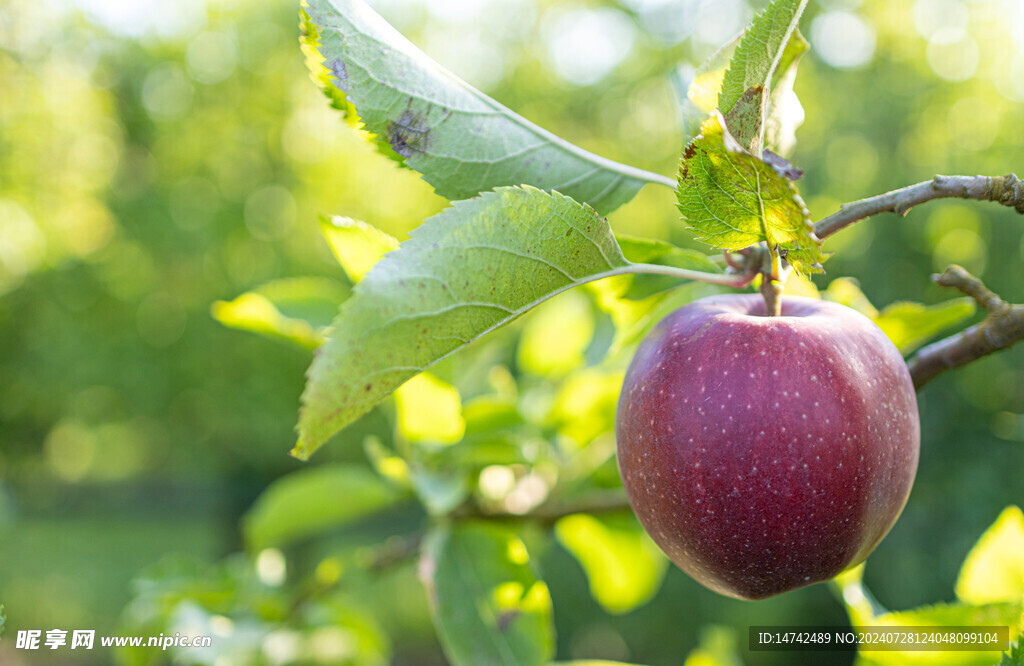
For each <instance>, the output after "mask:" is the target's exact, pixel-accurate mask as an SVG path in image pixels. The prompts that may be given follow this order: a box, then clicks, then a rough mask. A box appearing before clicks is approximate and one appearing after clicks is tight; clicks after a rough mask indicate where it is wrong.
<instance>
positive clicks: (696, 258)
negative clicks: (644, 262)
mask: <svg viewBox="0 0 1024 666" xmlns="http://www.w3.org/2000/svg"><path fill="white" fill-rule="evenodd" d="M648 263H651V264H656V265H659V266H673V267H675V268H686V269H688V270H691V271H701V272H702V273H721V272H722V269H721V268H719V266H718V265H717V264H715V263H714V262H713V261H711V259H710V258H708V256H707V255H706V254H701V253H700V252H697V251H696V250H686V249H683V248H675V249H674V250H672V251H671V252H668V253H666V254H664V255H662V256H660V257H658V258H657V259H654V260H652V261H650V262H648ZM687 282H689V280H684V279H682V278H677V277H672V276H671V275H655V274H647V273H642V274H639V275H634V276H633V282H632V283H631V284H630V286H629V288H628V289H626V290H625V291H624V292H623V293H622V298H626V299H629V300H631V301H642V300H643V299H645V298H650V297H651V296H654V295H655V294H661V293H664V292H666V291H668V290H670V289H674V288H675V287H678V286H679V285H681V284H685V283H687Z"/></svg>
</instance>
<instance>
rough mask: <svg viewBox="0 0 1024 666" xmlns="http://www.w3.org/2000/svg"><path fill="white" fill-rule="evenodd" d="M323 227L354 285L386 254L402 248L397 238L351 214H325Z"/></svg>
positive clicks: (328, 240)
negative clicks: (340, 215)
mask: <svg viewBox="0 0 1024 666" xmlns="http://www.w3.org/2000/svg"><path fill="white" fill-rule="evenodd" d="M320 230H321V232H322V233H323V235H324V238H325V239H327V244H328V245H330V246H331V251H332V252H333V253H334V256H335V257H336V258H337V260H338V263H339V264H341V267H342V268H343V269H344V270H345V273H346V275H348V278H349V280H351V281H352V283H353V284H355V283H356V282H359V281H360V280H362V279H363V276H364V275H366V273H367V271H369V270H370V269H371V268H372V267H373V265H374V264H375V263H377V262H378V261H380V258H381V257H383V256H384V254H385V253H387V252H390V251H391V250H394V249H397V248H398V241H397V240H396V239H394V238H392V237H391V236H389V235H387V234H386V233H384V232H383V231H381V230H379V229H377V228H376V227H372V226H370V225H369V224H366V223H365V222H360V221H359V220H353V219H352V218H348V217H337V216H335V217H326V216H325V217H323V218H321V219H320Z"/></svg>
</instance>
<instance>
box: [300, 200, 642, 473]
mask: <svg viewBox="0 0 1024 666" xmlns="http://www.w3.org/2000/svg"><path fill="white" fill-rule="evenodd" d="M626 265H627V262H626V260H625V259H624V258H623V256H622V253H621V252H620V251H619V248H618V246H617V245H616V243H615V239H614V238H613V237H612V235H611V232H610V230H609V228H608V223H607V222H606V221H604V220H603V219H601V218H599V217H598V216H597V215H596V214H595V213H594V212H593V210H591V209H589V208H587V207H585V206H582V205H580V204H578V203H576V202H575V201H573V200H572V199H569V198H567V197H563V196H561V195H559V194H557V193H556V194H548V193H545V192H542V191H540V190H537V189H534V188H529V187H527V188H518V187H513V188H501V189H498V190H496V191H494V192H487V193H485V194H483V195H482V196H480V197H476V198H474V199H471V200H468V201H460V202H456V203H455V204H454V205H453V206H452V207H451V208H449V209H448V210H446V211H443V212H442V213H440V214H438V215H436V216H434V217H432V218H430V219H429V220H427V221H426V222H424V224H423V225H421V226H420V227H419V228H418V229H416V230H415V231H414V232H413V233H412V235H411V238H410V239H409V240H408V241H406V242H405V243H403V244H402V246H401V247H400V248H399V249H398V250H395V251H394V252H389V253H388V254H386V255H384V258H383V259H381V261H380V262H379V263H378V264H377V265H376V266H374V268H373V269H372V270H371V271H370V272H369V273H368V274H367V275H366V277H365V278H364V279H363V281H362V282H360V283H359V284H358V285H357V286H356V287H355V289H354V292H353V295H352V297H351V298H349V299H348V300H347V301H346V302H345V303H344V305H343V306H342V308H341V311H340V313H339V314H338V317H337V319H336V320H335V322H334V330H333V332H332V334H331V336H330V339H329V340H328V342H327V343H326V344H325V345H324V346H323V347H321V348H320V351H319V353H318V354H317V356H316V358H315V359H314V361H313V365H312V366H311V367H310V370H309V374H308V381H307V383H306V390H305V391H304V392H303V397H302V405H303V406H302V411H301V413H300V415H299V441H298V444H297V445H296V447H295V449H294V451H293V454H294V455H296V456H298V457H301V458H306V457H308V456H309V455H310V454H311V453H312V452H313V451H315V450H316V449H317V447H319V446H320V445H321V444H323V443H324V442H325V441H326V440H327V438H329V437H330V436H331V435H333V434H334V433H335V432H337V431H338V430H340V429H341V428H343V427H345V426H346V425H348V424H349V423H351V422H353V421H354V420H355V419H357V418H358V417H359V416H361V415H362V414H364V413H365V412H367V411H368V410H369V409H370V408H371V407H373V405H375V404H376V403H378V402H380V401H381V400H383V399H384V398H385V397H386V396H387V395H388V394H390V393H391V392H392V391H394V390H395V389H396V388H397V387H398V386H400V385H401V384H403V383H404V382H405V381H407V380H408V379H409V378H411V377H412V376H413V375H415V374H417V373H419V372H420V371H422V370H424V369H426V368H427V367H429V366H430V365H432V364H433V363H435V362H437V361H438V360H440V359H442V358H444V357H445V356H447V355H449V354H451V353H452V352H454V351H456V350H458V349H461V348H462V347H465V346H466V345H468V344H469V343H470V342H472V341H473V340H475V339H477V338H479V337H480V336H482V335H484V334H485V333H487V332H488V331H491V330H494V329H495V328H497V327H499V326H501V325H502V324H504V323H506V322H509V321H511V320H512V319H515V318H516V317H518V316H519V315H521V314H522V313H524V312H526V311H527V310H529V309H531V308H532V307H534V306H535V305H537V304H539V303H540V302H542V301H544V300H546V299H548V298H550V297H551V296H554V295H555V294H557V293H559V292H562V291H564V290H566V289H568V288H569V287H572V286H574V285H577V284H582V283H583V282H587V281H589V280H592V279H594V278H595V277H597V276H600V275H604V274H607V273H609V272H614V271H615V270H616V269H622V268H624V267H625V266H626Z"/></svg>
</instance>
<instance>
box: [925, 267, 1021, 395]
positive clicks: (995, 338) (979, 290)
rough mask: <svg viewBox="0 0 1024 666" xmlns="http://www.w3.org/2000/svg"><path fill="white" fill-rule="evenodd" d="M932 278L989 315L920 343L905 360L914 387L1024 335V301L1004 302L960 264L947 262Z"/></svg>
mask: <svg viewBox="0 0 1024 666" xmlns="http://www.w3.org/2000/svg"><path fill="white" fill-rule="evenodd" d="M932 279H933V280H935V282H936V283H938V284H940V285H942V286H943V287H954V288H956V289H959V290H960V291H962V292H963V293H965V294H967V295H968V296H970V297H971V298H973V299H974V300H975V301H977V303H978V305H980V306H981V307H983V308H985V310H987V311H988V316H987V317H985V320H984V321H982V322H981V323H979V324H976V325H974V326H971V327H970V328H967V329H965V330H963V331H961V332H960V333H957V334H956V335H953V336H950V337H948V338H946V339H944V340H939V341H938V342H935V343H932V344H930V345H928V346H927V347H923V348H922V349H920V350H919V351H918V352H917V354H915V355H914V357H913V358H911V359H910V360H909V361H908V362H907V367H908V368H909V369H910V376H911V378H912V379H913V380H914V388H918V389H920V388H921V387H922V386H924V385H925V384H927V383H928V382H930V381H931V380H933V379H935V377H936V376H938V375H939V374H941V373H943V372H945V371H946V370H950V369H952V368H958V367H960V366H962V365H966V364H968V363H970V362H971V361H974V360H977V359H979V358H981V357H982V356H988V355H989V354H992V353H994V352H997V351H999V350H1001V349H1008V348H1009V347H1012V346H1013V345H1015V344H1016V343H1017V342H1019V341H1020V340H1021V339H1024V305H1011V304H1009V303H1007V302H1006V301H1004V300H1003V299H1001V298H999V296H997V295H996V294H994V293H993V292H992V291H990V290H989V289H988V287H986V286H985V285H984V284H983V283H982V282H981V280H979V279H978V278H976V277H974V276H973V275H971V274H970V273H968V272H967V271H966V270H964V269H963V268H961V267H960V266H956V265H953V266H950V267H949V268H947V269H946V270H945V272H943V273H942V275H935V276H933V277H932Z"/></svg>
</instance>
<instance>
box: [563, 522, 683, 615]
mask: <svg viewBox="0 0 1024 666" xmlns="http://www.w3.org/2000/svg"><path fill="white" fill-rule="evenodd" d="M555 535H556V536H557V537H558V541H559V542H560V543H561V544H562V545H563V546H565V549H566V550H568V551H569V552H570V553H572V555H573V557H575V558H576V559H577V560H578V561H579V563H580V564H581V565H582V566H583V570H584V572H586V574H587V580H588V581H590V593H591V595H593V597H594V599H595V600H596V601H597V602H598V603H599V604H601V606H602V607H603V608H604V609H605V610H606V611H608V612H609V613H616V614H619V613H628V612H629V611H631V610H633V609H634V608H636V607H638V606H641V605H643V604H645V603H647V602H648V601H650V600H651V599H652V598H653V597H654V595H655V594H656V593H657V592H658V590H659V589H660V588H661V581H662V579H663V578H664V577H665V570H666V569H667V568H668V560H666V559H665V556H664V555H662V554H661V551H660V550H659V549H658V547H657V546H656V545H655V544H654V542H653V541H651V539H650V537H648V536H647V533H646V532H644V531H643V528H641V527H640V525H639V524H638V523H637V522H636V519H635V518H633V517H632V516H630V517H628V518H625V519H616V518H614V517H602V518H597V517H596V516H591V515H589V514H583V513H579V514H574V515H571V516H566V517H565V518H561V519H559V521H558V522H557V523H556V524H555Z"/></svg>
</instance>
